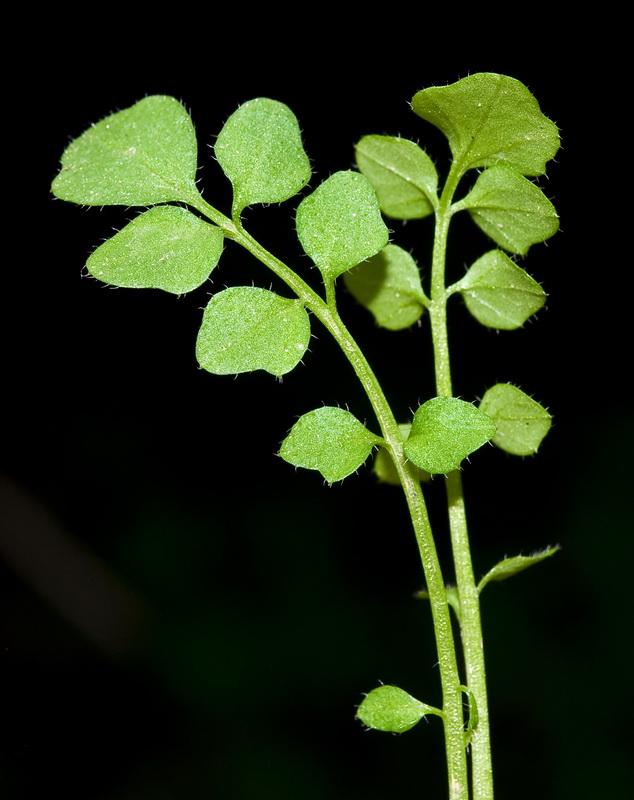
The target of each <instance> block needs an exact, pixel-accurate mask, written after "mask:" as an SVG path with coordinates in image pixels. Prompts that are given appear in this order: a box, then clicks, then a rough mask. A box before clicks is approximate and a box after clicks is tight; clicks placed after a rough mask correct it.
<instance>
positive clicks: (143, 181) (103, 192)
mask: <svg viewBox="0 0 634 800" xmlns="http://www.w3.org/2000/svg"><path fill="white" fill-rule="evenodd" d="M196 159H197V148H196V134H195V132H194V126H193V125H192V121H191V119H190V116H189V114H188V113H187V111H186V110H185V109H184V108H183V106H182V105H181V104H180V103H179V102H178V100H175V99H174V98H173V97H165V96H163V95H153V96H152V97H146V98H145V99H144V100H140V101H139V102H138V103H136V104H135V105H133V106H131V107H130V108H127V109H125V110H124V111H119V112H118V113H116V114H112V115H111V116H109V117H106V119H103V120H101V122H98V123H97V124H96V125H93V126H92V127H91V128H88V130H87V131H86V132H85V133H83V134H82V135H81V136H80V137H79V138H78V139H75V141H74V142H72V143H71V144H70V145H69V146H68V147H67V148H66V150H65V151H64V154H63V155H62V169H61V171H60V173H59V175H58V176H57V177H56V178H55V180H54V181H53V185H52V186H51V191H52V192H53V194H54V195H55V196H56V197H59V198H60V199H61V200H68V201H70V202H72V203H81V204H83V205H87V206H107V205H124V206H149V205H154V204H155V203H166V202H170V201H174V200H180V201H183V202H188V201H189V200H191V199H192V198H197V197H199V193H198V190H197V189H196V185H195V178H196Z"/></svg>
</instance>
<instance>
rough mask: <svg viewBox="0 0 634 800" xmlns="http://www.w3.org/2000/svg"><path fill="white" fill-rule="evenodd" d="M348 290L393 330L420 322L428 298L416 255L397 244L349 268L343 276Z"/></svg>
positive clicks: (385, 326) (381, 323)
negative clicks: (414, 257) (415, 258)
mask: <svg viewBox="0 0 634 800" xmlns="http://www.w3.org/2000/svg"><path fill="white" fill-rule="evenodd" d="M343 280H344V283H345V284H346V287H347V288H348V291H349V292H350V293H351V294H352V295H353V296H354V298H355V299H356V300H357V301H358V302H359V303H361V305H362V306H363V307H364V308H367V309H368V311H370V312H371V313H372V314H373V316H374V318H375V319H376V321H377V323H378V324H379V325H381V327H383V328H387V329H388V330H391V331H398V330H402V329H403V328H409V327H410V326H411V325H413V324H414V323H415V322H417V321H418V320H419V319H420V317H421V315H422V313H423V310H424V308H425V303H426V301H427V298H426V297H425V292H424V291H423V287H422V285H421V281H420V273H419V271H418V266H417V264H416V262H415V261H414V259H413V258H412V256H411V255H410V254H409V253H408V252H407V251H406V250H403V248H401V247H398V246H397V245H395V244H388V245H386V246H385V247H384V248H383V250H381V252H380V253H377V254H376V255H375V256H372V258H370V259H368V260H367V261H364V262H363V263H362V264H359V265H358V266H356V267H354V268H353V269H351V270H348V272H346V273H345V274H344V276H343Z"/></svg>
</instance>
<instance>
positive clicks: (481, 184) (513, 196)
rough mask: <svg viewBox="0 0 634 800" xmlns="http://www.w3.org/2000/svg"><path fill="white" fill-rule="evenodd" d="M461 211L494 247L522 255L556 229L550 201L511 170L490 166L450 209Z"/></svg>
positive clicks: (535, 187)
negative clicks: (469, 215) (492, 242)
mask: <svg viewBox="0 0 634 800" xmlns="http://www.w3.org/2000/svg"><path fill="white" fill-rule="evenodd" d="M463 208H466V209H468V210H469V213H470V214H471V217H472V219H473V220H474V222H475V223H476V225H478V226H479V227H480V228H481V229H482V230H483V231H484V232H485V233H486V234H487V236H490V237H491V239H493V241H494V242H495V243H496V244H498V245H500V247H503V248H504V249H505V250H508V251H509V252H511V253H517V254H519V255H522V256H523V255H525V254H526V253H527V252H528V248H529V247H530V246H531V245H533V244H537V242H543V241H545V240H546V239H549V238H550V237H551V236H553V234H555V233H557V231H558V230H559V217H558V216H557V212H556V211H555V207H554V206H553V204H552V203H551V202H550V200H549V199H548V198H547V197H546V195H545V194H544V193H543V192H542V190H541V189H540V188H539V187H538V186H535V184H534V183H531V182H530V181H529V180H527V179H526V178H524V177H522V175H520V174H519V172H516V171H515V170H514V169H511V167H490V168H489V169H486V170H485V171H484V172H483V173H481V175H480V176H479V177H478V180H477V181H476V182H475V184H474V186H473V189H472V190H471V191H470V192H469V194H468V195H467V196H466V197H465V198H464V199H463V200H461V201H460V202H459V203H456V204H455V206H454V210H455V211H459V210H461V209H463Z"/></svg>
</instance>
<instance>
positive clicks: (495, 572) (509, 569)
mask: <svg viewBox="0 0 634 800" xmlns="http://www.w3.org/2000/svg"><path fill="white" fill-rule="evenodd" d="M559 549H560V548H559V545H555V546H554V547H549V548H548V549H547V550H544V551H542V552H541V553H533V555H532V556H514V557H513V558H505V559H503V560H502V561H500V562H499V563H498V564H496V565H495V566H494V567H493V568H492V569H490V570H489V571H488V572H487V574H486V575H485V576H484V578H482V580H481V581H480V583H479V584H478V592H481V591H482V590H483V589H484V587H485V586H486V585H487V583H489V581H505V580H506V579H507V578H510V577H511V576H513V575H516V574H517V573H518V572H521V571H522V570H524V569H528V567H532V566H533V564H539V562H540V561H543V560H544V559H545V558H550V556H552V555H554V554H555V553H556V552H557V551H558V550H559Z"/></svg>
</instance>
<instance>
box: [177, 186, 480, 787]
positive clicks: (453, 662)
mask: <svg viewBox="0 0 634 800" xmlns="http://www.w3.org/2000/svg"><path fill="white" fill-rule="evenodd" d="M191 204H192V205H193V206H194V207H195V208H197V209H198V210H199V211H200V212H201V213H203V214H205V216H207V217H208V218H209V219H211V220H212V221H213V222H214V223H216V224H217V225H219V226H220V227H221V228H222V229H223V230H224V231H225V234H226V235H227V236H228V237H229V238H231V239H233V240H235V241H236V242H237V243H238V244H240V245H242V246H243V247H244V248H245V249H246V250H248V251H249V252H250V253H252V254H253V255H254V256H255V257H256V258H257V259H258V260H259V261H261V262H262V263H263V264H265V265H266V266H267V267H269V269H271V270H272V271H273V272H274V273H275V274H276V275H277V276H278V277H279V278H281V279H282V280H283V281H284V282H285V283H286V285H287V286H289V287H290V288H291V289H292V290H293V292H295V294H296V295H297V297H299V298H300V299H301V300H302V301H303V302H304V303H305V305H306V307H307V308H308V309H309V310H310V311H311V312H312V313H313V314H314V315H315V316H316V317H317V319H319V321H320V322H321V323H322V324H323V325H324V326H325V327H326V329H327V330H328V331H329V332H330V333H331V334H332V336H333V337H334V338H335V340H336V341H337V343H338V344H339V346H340V347H341V349H342V350H343V352H344V354H345V356H346V358H347V359H348V361H349V362H350V364H351V365H352V368H353V369H354V371H355V373H356V375H357V377H358V379H359V381H360V382H361V384H362V385H363V388H364V389H365V391H366V393H367V395H368V398H369V400H370V402H371V404H372V408H373V409H374V412H375V414H376V417H377V420H378V422H379V425H380V427H381V433H382V435H383V438H384V440H385V444H386V447H387V449H388V450H389V451H390V454H391V456H392V458H393V460H394V463H395V465H396V469H397V471H398V474H399V477H400V480H401V484H402V486H403V491H404V492H405V497H406V499H407V505H408V508H409V512H410V516H411V519H412V525H413V528H414V533H415V535H416V542H417V544H418V550H419V553H420V558H421V562H422V565H423V572H424V574H425V581H426V583H427V588H428V592H429V599H430V604H431V611H432V618H433V621H434V631H435V636H436V646H437V650H438V664H439V670H440V680H441V685H442V691H443V723H444V729H445V750H446V755H447V770H448V780H449V798H450V800H468V797H469V787H468V778H467V759H466V751H465V746H464V718H463V710H462V690H461V688H460V674H459V671H458V664H457V659H456V645H455V641H454V637H453V630H452V626H451V617H450V614H449V605H448V603H447V594H446V592H445V584H444V580H443V576H442V572H441V569H440V563H439V561H438V555H437V552H436V546H435V543H434V539H433V535H432V531H431V525H430V523H429V516H428V514H427V507H426V505H425V500H424V497H423V493H422V491H421V488H420V481H419V479H418V478H417V476H416V473H415V471H414V469H413V468H412V466H411V464H409V462H408V461H407V459H406V458H405V456H404V454H403V440H402V438H401V435H400V432H399V429H398V424H397V422H396V420H395V418H394V414H393V413H392V409H391V408H390V405H389V403H388V401H387V398H386V397H385V394H384V392H383V389H382V388H381V385H380V384H379V382H378V380H377V378H376V376H375V375H374V372H373V371H372V369H371V367H370V365H369V363H368V362H367V360H366V358H365V356H364V355H363V353H362V351H361V349H360V348H359V345H358V344H357V343H356V341H355V340H354V338H353V337H352V335H351V334H350V332H349V331H348V329H347V328H346V326H345V325H344V323H343V321H342V320H341V317H340V316H339V314H338V313H337V311H336V308H335V303H334V298H333V292H332V287H330V291H327V300H326V301H324V300H323V298H321V297H320V296H319V295H318V294H317V293H316V292H315V291H314V290H313V289H311V287H310V286H309V285H308V284H307V283H306V282H305V281H304V280H303V279H302V278H300V277H299V275H297V273H295V272H294V271H293V270H292V269H290V268H289V267H288V266H287V265H286V264H284V263H283V262H282V261H280V260H279V259H278V258H276V257H275V256H274V255H272V254H271V253H269V251H268V250H266V249H265V248H264V247H262V246H261V245H260V244H259V243H258V242H257V241H256V240H255V239H253V237H252V236H251V235H250V234H248V233H247V232H246V231H245V230H244V229H243V228H242V226H241V225H238V224H236V223H235V222H232V221H231V220H230V219H229V218H228V217H225V216H224V215H223V214H221V213H220V212H218V211H217V210H216V209H214V208H213V207H212V206H209V205H208V204H207V203H206V202H205V201H204V200H202V198H196V202H192V203H191ZM326 288H327V290H328V288H329V287H326Z"/></svg>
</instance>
